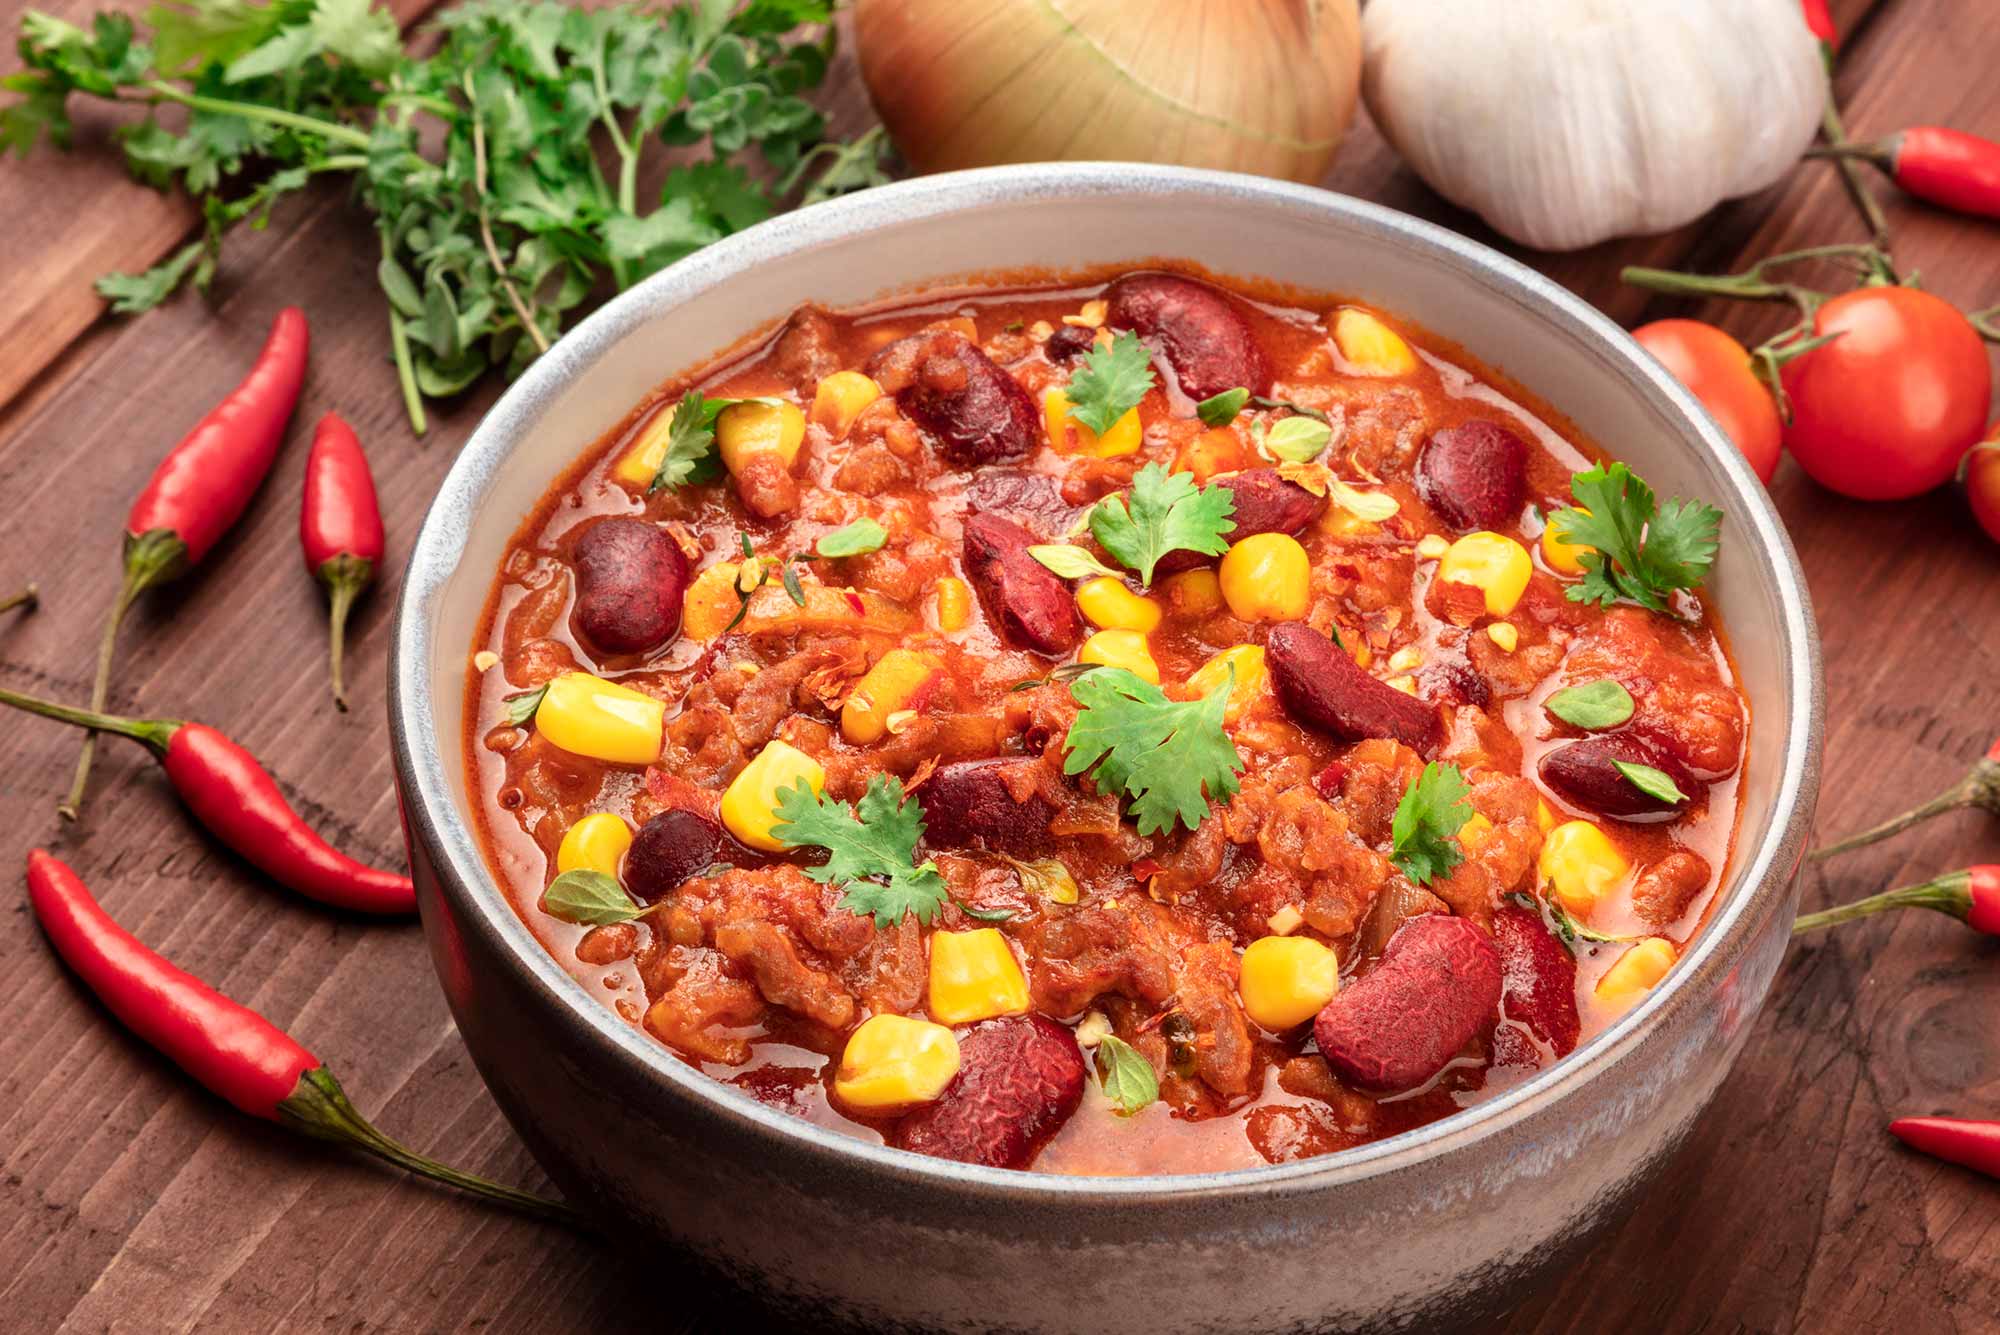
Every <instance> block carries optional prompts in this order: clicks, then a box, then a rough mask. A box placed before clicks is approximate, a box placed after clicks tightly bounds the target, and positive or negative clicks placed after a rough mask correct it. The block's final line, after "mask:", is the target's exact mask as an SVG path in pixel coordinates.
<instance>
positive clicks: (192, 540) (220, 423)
mask: <svg viewBox="0 0 2000 1335" xmlns="http://www.w3.org/2000/svg"><path fill="white" fill-rule="evenodd" d="M310 342H311V335H310V334H309V333H308V331H307V329H306V317H305V314H304V312H302V311H300V310H299V308H298V307H296V306H287V307H285V309H283V310H281V311H279V312H278V318H277V319H276V320H274V321H273V322H272V324H271V332H270V334H269V336H268V337H266V338H265V340H264V349H263V351H262V352H259V353H258V354H257V363H256V365H254V366H252V367H251V368H250V374H249V375H247V376H245V377H244V378H243V383H241V384H240V385H238V386H237V387H236V388H235V389H233V390H231V391H230V392H229V396H228V397H227V398H225V399H223V401H222V402H221V403H218V404H217V405H215V407H214V408H213V409H212V410H211V411H210V412H209V414H208V416H206V417H204V418H202V419H201V421H199V422H197V423H196V424H195V428H194V430H192V431H190V432H188V434H187V435H186V436H185V437H184V438H183V439H182V440H181V443H180V444H178V445H176V446H174V448H173V450H172V451H171V452H170V453H169V454H168V455H167V457H166V458H164V459H162V460H160V466H159V467H158V468H156V469H154V470H153V479H152V481H150V482H148V483H147V484H146V489H145V490H144V491H142V492H140V493H139V499H138V500H136V501H134V502H133V503H132V513H131V514H130V515H128V516H127V517H126V520H125V579H124V582H123V583H122V584H121V585H120V586H119V588H118V598H117V601H115V602H113V603H112V604H111V616H110V618H109V619H108V620H107V621H106V622H105V625H104V638H103V639H102V640H101V641H100V642H99V644H98V646H97V677H96V680H95V681H94V682H93V683H92V685H91V688H90V707H91V708H92V709H93V710H99V711H101V710H103V708H104V702H105V701H106V700H107V699H108V698H109V697H110V692H111V658H112V652H113V650H114V649H115V648H116V647H117V644H118V627H119V624H120V623H121V622H123V621H124V620H125V613H126V612H127V611H129V610H130V609H131V606H132V603H133V601H134V600H135V599H137V598H138V596H139V595H140V594H142V593H144V592H145V591H146V590H147V589H150V588H152V587H153V586H154V585H156V584H164V583H165V582H167V581H168V580H171V579H175V578H177V577H179V576H180V575H181V574H182V573H183V572H185V571H186V570H187V569H188V568H189V567H190V566H193V565H194V564H196V563H197V562H199V561H200V560H201V558H202V557H204V556H206V555H208V552H209V549H210V548H211V547H213V546H215V544H216V542H217V541H219V540H220V539H221V537H222V535H223V534H224V533H226V532H228V531H229V528H230V526H231V525H232V524H234V523H235V522H236V521H237V519H238V518H240V517H241V516H242V514H243V510H244V508H245V507H246V506H248V505H249V504H250V498H251V497H252V496H253V495H255V494H256V491H257V487H258V484H260V483H261V482H263V480H264V475H265V474H266V473H269V472H270V471H271V461H272V460H273V459H275V458H277V455H278V445H279V443H280V442H281V441H282V440H283V439H284V435H285V423H286V422H288V421H289V420H291V416H292V405H293V404H295V403H297V402H298V399H299V388H300V386H302V385H303V384H304V383H305V378H306V348H307V346H308V344H309V343H310ZM96 752H97V734H96V733H94V732H92V733H88V734H86V735H85V736H84V739H83V753H82V754H81V755H79V756H78V757H77V760H76V777H75V779H74V780H72V781H71V783H70V789H69V796H68V797H66V798H64V799H63V803H62V805H61V806H60V807H59V808H57V809H58V810H59V811H61V812H62V814H63V817H64V819H66V820H75V819H76V815H77V812H78V811H79V810H80V809H81V808H82V806H83V795H84V792H85V790H86V789H87V788H88V787H89V786H90V762H91V758H92V757H93V756H94V755H95V754H96Z"/></svg>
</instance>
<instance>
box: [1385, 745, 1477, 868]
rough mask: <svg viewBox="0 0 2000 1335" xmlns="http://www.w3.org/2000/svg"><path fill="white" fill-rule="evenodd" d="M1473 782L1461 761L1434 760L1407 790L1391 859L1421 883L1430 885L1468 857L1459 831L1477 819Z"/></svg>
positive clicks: (1394, 825) (1394, 826)
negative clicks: (1468, 780) (1470, 799)
mask: <svg viewBox="0 0 2000 1335" xmlns="http://www.w3.org/2000/svg"><path fill="white" fill-rule="evenodd" d="M1471 792H1472V788H1471V786H1470V785H1468V784H1467V783H1466V781H1465V775H1464V774H1463V773H1461V772H1460V771H1459V768H1458V766H1456V765H1446V764H1443V763H1440V762H1438V761H1435V760H1434V761H1432V762H1431V763H1430V764H1428V765H1426V766H1424V772H1423V773H1422V774H1420V775H1418V776H1417V781H1416V782H1415V783H1413V784H1411V785H1410V786H1409V787H1408V788H1406V789H1405V790H1404V791H1403V800H1402V801H1400V802H1398V803H1396V815H1395V818H1394V819H1393V820H1392V821H1391V822H1390V824H1389V834H1390V838H1391V839H1392V840H1393V842H1392V844H1391V845H1390V848H1389V861H1391V862H1393V863H1395V864H1396V866H1397V867H1398V868H1399V869H1400V870H1401V871H1402V873H1403V875H1405V876H1407V877H1409V878H1410V880H1411V881H1412V882H1413V883H1415V884H1417V885H1429V884H1430V883H1431V882H1433V881H1435V880H1437V879H1438V878H1439V877H1441V876H1448V875H1450V874H1451V870H1452V868H1454V867H1456V866H1457V865H1458V864H1459V863H1461V862H1463V861H1465V850H1464V849H1463V848H1461V847H1460V846H1459V843H1458V840H1457V838H1456V837H1455V836H1456V835H1457V834H1458V832H1459V830H1460V829H1462V828H1463V827H1464V825H1465V823H1466V822H1467V821H1468V820H1471V819H1472V804H1471V803H1470V802H1468V801H1466V798H1467V797H1468V796H1469V795H1470V794H1471Z"/></svg>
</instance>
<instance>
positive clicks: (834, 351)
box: [771, 306, 840, 399]
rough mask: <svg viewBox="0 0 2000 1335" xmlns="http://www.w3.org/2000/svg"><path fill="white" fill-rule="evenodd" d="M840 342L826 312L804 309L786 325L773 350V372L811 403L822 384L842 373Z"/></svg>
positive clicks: (803, 307)
mask: <svg viewBox="0 0 2000 1335" xmlns="http://www.w3.org/2000/svg"><path fill="white" fill-rule="evenodd" d="M838 339H839V336H838V335H837V334H836V333H835V331H834V327H833V323H832V321H830V320H828V319H827V317H826V312H824V311H822V310H820V309H819V308H818V307H817V306H801V307H799V308H798V309H797V310H795V311H793V312H792V318H791V319H789V320H787V321H785V327H784V330H783V331H782V332H781V333H779V335H778V339H777V342H776V343H774V344H773V345H772V347H771V366H772V369H773V370H775V371H777V373H778V374H779V375H781V376H783V377H784V378H785V379H786V380H787V381H789V382H790V383H791V386H792V388H793V389H794V390H796V391H797V392H798V394H799V397H800V398H803V399H811V398H812V395H813V391H814V390H815V389H817V388H818V387H819V382H820V381H822V380H824V379H826V377H828V376H830V375H832V374H833V373H834V372H835V371H838V370H839V369H840V349H839V342H838Z"/></svg>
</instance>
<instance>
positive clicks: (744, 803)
mask: <svg viewBox="0 0 2000 1335" xmlns="http://www.w3.org/2000/svg"><path fill="white" fill-rule="evenodd" d="M801 780H803V781H804V782H805V784H806V785H807V786H808V787H809V788H811V789H812V790H813V792H814V793H818V792H819V791H820V790H821V789H823V788H825V787H826V771H825V770H824V769H821V768H820V763H819V762H818V761H817V760H814V759H813V758H812V757H811V756H809V755H807V754H806V753H805V752H803V751H801V750H799V749H798V748H797V747H796V746H793V745H791V744H790V743H787V742H766V743H765V744H764V749H763V750H762V751H759V752H758V753H757V755H756V758H755V759H753V760H751V762H750V763H749V764H747V765H745V766H744V767H743V770H742V772H741V773H739V774H738V775H737V776H736V777H735V778H733V779H731V780H730V781H729V787H728V788H726V789H724V790H723V794H722V823H723V824H724V825H725V826H727V827H728V828H729V832H730V833H731V834H733V835H735V836H736V837H737V839H739V840H741V841H742V842H743V843H746V844H748V845H749V846H750V847H752V848H757V849H762V850H763V851H764V852H766V853H782V852H784V851H785V849H786V848H788V847H789V845H787V844H784V843H781V842H779V841H778V839H777V838H776V837H774V836H773V835H772V834H771V829H772V827H773V826H775V825H776V824H777V823H778V791H779V790H780V789H783V788H796V787H798V785H799V782H800V781H801Z"/></svg>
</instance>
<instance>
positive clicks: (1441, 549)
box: [1417, 533, 1451, 561]
mask: <svg viewBox="0 0 2000 1335" xmlns="http://www.w3.org/2000/svg"><path fill="white" fill-rule="evenodd" d="M1450 550H1451V544H1450V543H1449V542H1447V541H1445V540H1444V539H1443V538H1441V537H1439V536H1438V535H1437V534H1435V533H1426V534H1424V536H1423V537H1421V538H1418V539H1417V555H1418V556H1421V557H1423V558H1424V560H1426V561H1436V560H1438V559H1440V558H1441V557H1443V555H1444V554H1445V553H1446V552H1448V551H1450Z"/></svg>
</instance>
